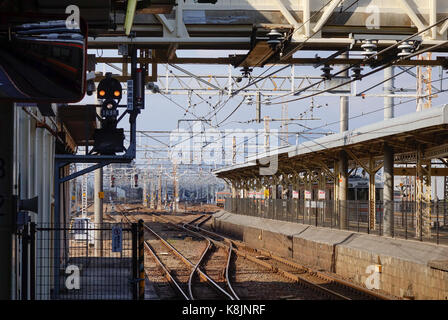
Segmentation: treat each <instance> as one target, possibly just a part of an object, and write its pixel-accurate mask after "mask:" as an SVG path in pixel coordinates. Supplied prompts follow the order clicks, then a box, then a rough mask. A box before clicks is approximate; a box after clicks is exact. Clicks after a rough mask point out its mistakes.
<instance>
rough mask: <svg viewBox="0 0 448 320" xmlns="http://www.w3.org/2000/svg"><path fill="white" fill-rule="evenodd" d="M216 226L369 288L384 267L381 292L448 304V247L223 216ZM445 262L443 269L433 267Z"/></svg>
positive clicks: (218, 228) (216, 221)
mask: <svg viewBox="0 0 448 320" xmlns="http://www.w3.org/2000/svg"><path fill="white" fill-rule="evenodd" d="M210 226H211V227H212V228H214V229H215V230H216V231H219V232H223V233H225V234H228V235H231V236H233V237H235V238H236V239H239V240H242V241H245V242H246V243H248V244H249V245H250V246H253V247H255V248H259V249H266V250H270V251H272V252H275V253H276V254H277V255H279V256H282V257H286V258H291V259H293V260H295V261H297V262H300V263H302V264H304V265H307V266H310V267H313V268H316V269H318V270H324V271H330V272H335V273H336V274H338V275H340V276H342V277H344V278H347V279H351V280H352V281H354V282H355V283H357V284H360V285H363V286H365V283H366V280H367V278H368V277H369V276H370V274H371V272H372V271H369V270H367V268H368V267H369V266H376V265H379V266H381V273H379V274H378V275H379V278H378V280H379V285H380V289H381V290H382V291H384V292H386V293H389V294H392V295H394V296H397V297H411V298H415V299H442V300H448V247H447V246H441V245H438V246H437V245H432V244H427V243H421V242H418V241H413V240H399V239H393V238H387V237H379V236H374V235H366V234H361V233H356V232H348V231H341V230H332V229H325V228H316V227H312V226H307V225H302V224H298V223H290V222H283V221H276V220H269V219H262V218H257V217H248V216H241V215H235V214H231V213H228V212H225V211H221V212H219V213H217V214H215V216H214V219H213V221H212V222H211V224H210ZM435 261H438V262H439V266H441V267H440V268H441V269H444V270H445V271H442V270H440V269H434V268H432V267H430V266H429V265H432V264H434V262H435Z"/></svg>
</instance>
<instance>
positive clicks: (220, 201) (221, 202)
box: [216, 192, 232, 207]
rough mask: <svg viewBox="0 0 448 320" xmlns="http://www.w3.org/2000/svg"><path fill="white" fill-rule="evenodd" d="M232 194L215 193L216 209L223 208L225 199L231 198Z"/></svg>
mask: <svg viewBox="0 0 448 320" xmlns="http://www.w3.org/2000/svg"><path fill="white" fill-rule="evenodd" d="M231 197H232V193H230V192H216V205H217V206H218V207H224V202H225V201H226V200H225V199H226V198H231Z"/></svg>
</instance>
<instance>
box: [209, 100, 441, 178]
mask: <svg viewBox="0 0 448 320" xmlns="http://www.w3.org/2000/svg"><path fill="white" fill-rule="evenodd" d="M447 129H448V105H444V106H441V107H434V108H432V109H429V110H425V111H421V112H415V113H412V114H408V115H405V116H402V117H398V118H393V119H388V120H384V121H381V122H378V123H375V124H371V125H367V126H364V127H361V128H358V129H354V130H350V131H347V132H344V133H338V134H332V135H329V136H325V137H322V138H319V139H316V140H312V141H307V142H304V143H302V144H300V145H298V146H290V147H283V148H279V149H276V150H272V151H271V152H270V153H269V154H267V153H264V154H259V155H258V156H256V157H250V158H248V159H247V162H245V163H243V164H237V165H234V166H229V167H225V168H223V169H219V170H216V171H214V173H215V174H216V175H217V176H218V177H220V178H229V179H233V178H244V177H247V178H254V177H259V176H260V168H262V167H266V166H269V165H271V167H272V164H273V163H274V162H275V161H277V160H276V159H278V161H277V164H278V170H277V171H276V175H280V174H283V175H284V174H296V173H299V172H302V171H308V170H315V169H316V170H318V169H324V170H326V171H327V172H328V173H331V172H332V171H331V170H332V169H334V163H335V161H338V160H339V157H340V152H341V151H346V152H347V153H348V155H349V158H351V160H350V166H351V167H359V164H360V163H363V162H365V161H366V160H369V159H372V160H374V161H377V160H382V158H383V157H384V146H385V144H386V143H387V144H388V145H389V146H390V147H392V148H393V152H394V162H395V163H396V164H409V165H415V164H416V162H417V154H418V151H419V150H420V151H421V153H420V154H421V157H422V160H430V159H440V158H444V157H447V156H448V130H447ZM260 160H261V163H260ZM442 161H444V160H443V159H442ZM266 163H267V165H266ZM441 172H442V170H441ZM398 173H399V172H398Z"/></svg>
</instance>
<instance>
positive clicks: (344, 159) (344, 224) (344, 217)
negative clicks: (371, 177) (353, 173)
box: [338, 150, 349, 229]
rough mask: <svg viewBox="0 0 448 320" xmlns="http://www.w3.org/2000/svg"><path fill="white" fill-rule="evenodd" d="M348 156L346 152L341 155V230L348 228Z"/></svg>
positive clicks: (341, 152)
mask: <svg viewBox="0 0 448 320" xmlns="http://www.w3.org/2000/svg"><path fill="white" fill-rule="evenodd" d="M348 176H349V173H348V156H347V153H346V152H345V151H343V150H342V151H340V153H339V190H338V197H339V198H338V200H339V201H338V203H339V228H340V229H347V228H348V205H347V200H348Z"/></svg>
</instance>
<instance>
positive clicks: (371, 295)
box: [193, 225, 393, 300]
mask: <svg viewBox="0 0 448 320" xmlns="http://www.w3.org/2000/svg"><path fill="white" fill-rule="evenodd" d="M193 227H194V229H195V230H196V231H198V232H201V233H203V234H207V235H210V236H214V237H215V238H219V237H221V239H222V240H223V241H228V242H230V243H232V244H233V246H234V249H233V250H234V251H235V252H236V253H237V254H239V255H242V256H244V257H245V258H247V259H249V260H251V261H252V262H255V263H257V264H259V265H262V266H264V267H265V268H270V269H271V270H273V271H275V272H277V273H279V274H281V275H283V276H284V277H287V278H289V279H291V280H292V281H294V282H297V283H299V284H302V285H304V286H307V287H309V288H310V289H312V290H314V291H316V292H319V293H321V294H324V295H326V296H327V297H328V298H330V299H331V298H336V299H342V300H389V299H391V298H393V297H390V296H386V295H383V294H381V293H378V292H375V291H371V290H368V289H366V288H363V287H360V286H358V285H355V284H353V283H350V282H348V281H345V280H343V279H340V278H337V277H335V276H333V275H331V274H328V273H325V272H321V271H317V270H313V269H311V268H308V267H306V266H304V265H301V264H299V263H296V262H293V261H290V260H287V259H285V258H282V257H279V256H276V255H274V254H273V253H272V252H269V251H266V250H260V249H254V248H251V247H249V246H247V245H246V244H244V243H243V242H241V241H235V240H232V239H230V238H227V237H225V236H222V235H219V234H217V233H215V232H212V231H210V230H206V229H204V228H201V227H200V226H198V225H194V226H193Z"/></svg>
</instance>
